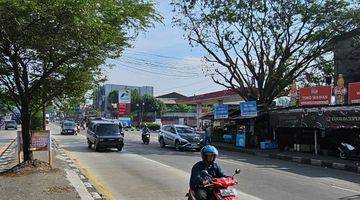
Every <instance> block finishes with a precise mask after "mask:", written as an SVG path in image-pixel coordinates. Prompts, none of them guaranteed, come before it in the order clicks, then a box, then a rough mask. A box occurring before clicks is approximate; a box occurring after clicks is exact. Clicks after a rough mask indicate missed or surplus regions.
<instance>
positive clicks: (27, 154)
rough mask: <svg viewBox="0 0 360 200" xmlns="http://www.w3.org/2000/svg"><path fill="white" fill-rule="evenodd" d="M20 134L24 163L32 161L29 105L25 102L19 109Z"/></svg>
mask: <svg viewBox="0 0 360 200" xmlns="http://www.w3.org/2000/svg"><path fill="white" fill-rule="evenodd" d="M20 113H21V134H22V138H23V152H24V161H28V160H32V159H33V154H32V151H30V150H29V148H30V142H31V137H30V110H29V104H28V103H27V102H26V103H24V105H22V107H21V111H20Z"/></svg>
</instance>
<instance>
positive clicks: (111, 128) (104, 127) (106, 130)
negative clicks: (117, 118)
mask: <svg viewBox="0 0 360 200" xmlns="http://www.w3.org/2000/svg"><path fill="white" fill-rule="evenodd" d="M119 132H120V131H119V126H117V125H116V124H99V125H98V126H97V128H96V133H97V134H99V135H117V134H119Z"/></svg>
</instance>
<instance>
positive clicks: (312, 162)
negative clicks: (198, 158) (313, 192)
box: [214, 144, 360, 174]
mask: <svg viewBox="0 0 360 200" xmlns="http://www.w3.org/2000/svg"><path fill="white" fill-rule="evenodd" d="M214 145H215V146H216V147H217V148H219V149H222V150H227V151H234V152H240V153H246V154H250V155H254V156H262V157H267V158H272V159H278V160H284V161H290V162H296V163H301V164H306V165H312V166H318V167H324V168H331V169H337V170H344V171H348V172H354V173H358V174H360V166H356V165H347V164H344V163H336V162H329V161H326V160H317V159H311V158H304V157H299V156H289V155H284V154H281V153H263V152H261V153H258V152H255V151H251V150H249V149H241V148H237V147H229V146H221V145H216V144H214Z"/></svg>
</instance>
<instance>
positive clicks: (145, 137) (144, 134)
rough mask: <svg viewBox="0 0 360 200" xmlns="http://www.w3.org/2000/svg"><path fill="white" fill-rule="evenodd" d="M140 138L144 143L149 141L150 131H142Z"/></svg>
mask: <svg viewBox="0 0 360 200" xmlns="http://www.w3.org/2000/svg"><path fill="white" fill-rule="evenodd" d="M141 139H142V141H143V143H144V144H149V143H150V132H148V131H146V132H144V131H143V132H142V133H141Z"/></svg>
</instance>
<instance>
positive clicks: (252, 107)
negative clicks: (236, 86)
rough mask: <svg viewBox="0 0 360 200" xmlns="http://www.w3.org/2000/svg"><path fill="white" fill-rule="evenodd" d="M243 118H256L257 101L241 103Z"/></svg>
mask: <svg viewBox="0 0 360 200" xmlns="http://www.w3.org/2000/svg"><path fill="white" fill-rule="evenodd" d="M240 110H241V116H243V117H256V116H257V105H256V101H247V102H241V103H240Z"/></svg>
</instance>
